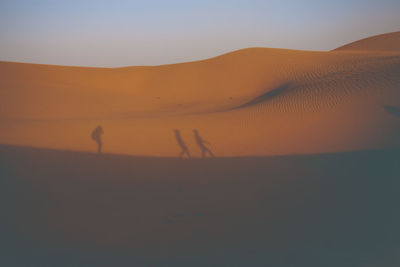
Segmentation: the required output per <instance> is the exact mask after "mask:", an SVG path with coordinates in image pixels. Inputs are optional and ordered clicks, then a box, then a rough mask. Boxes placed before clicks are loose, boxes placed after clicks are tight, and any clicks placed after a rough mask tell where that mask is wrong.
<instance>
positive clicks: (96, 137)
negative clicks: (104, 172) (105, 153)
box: [91, 125, 104, 154]
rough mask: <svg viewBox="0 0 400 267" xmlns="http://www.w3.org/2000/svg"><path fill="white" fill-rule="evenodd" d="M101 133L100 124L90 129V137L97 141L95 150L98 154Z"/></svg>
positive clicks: (101, 143) (100, 146) (100, 145)
mask: <svg viewBox="0 0 400 267" xmlns="http://www.w3.org/2000/svg"><path fill="white" fill-rule="evenodd" d="M103 133H104V131H103V127H101V125H99V126H97V127H96V128H95V129H94V130H93V131H92V134H91V137H92V139H93V140H94V141H95V142H96V143H97V146H98V149H97V152H98V153H99V154H101V153H102V151H101V148H102V145H103V142H102V140H101V135H102V134H103Z"/></svg>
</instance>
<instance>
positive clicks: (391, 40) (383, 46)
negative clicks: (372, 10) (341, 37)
mask: <svg viewBox="0 0 400 267" xmlns="http://www.w3.org/2000/svg"><path fill="white" fill-rule="evenodd" d="M335 50H338V51H341V50H342V51H344V50H348V51H357V50H358V51H397V52H399V51H400V31H399V32H392V33H385V34H381V35H376V36H372V37H368V38H365V39H362V40H359V41H356V42H353V43H350V44H347V45H344V46H341V47H339V48H337V49H335Z"/></svg>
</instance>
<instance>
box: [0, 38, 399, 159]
mask: <svg viewBox="0 0 400 267" xmlns="http://www.w3.org/2000/svg"><path fill="white" fill-rule="evenodd" d="M379 47H381V48H382V49H381V51H379ZM398 47H400V32H397V33H392V34H387V35H382V36H378V37H372V38H369V39H365V40H362V41H359V42H356V43H354V44H350V45H348V46H344V47H342V48H340V49H338V50H335V51H331V52H308V51H295V50H283V49H269V48H250V49H244V50H240V51H235V52H232V53H229V54H225V55H222V56H219V57H215V58H212V59H208V60H204V61H197V62H190V63H184V64H175V65H164V66H152V67H126V68H116V69H107V68H80V67H63V66H47V65H34V64H22V63H9V62H0V143H3V144H14V145H24V146H35V147H43V148H57V149H71V150H80V151H96V144H95V143H94V142H93V141H92V140H91V139H90V132H91V130H92V129H94V128H95V127H96V126H97V125H98V124H101V125H102V126H103V128H104V132H105V134H104V138H103V139H104V147H103V150H104V152H105V153H124V154H134V155H148V156H177V155H178V154H179V152H180V149H179V147H178V146H177V143H176V140H175V137H174V132H173V130H174V129H179V130H180V131H181V134H182V138H183V140H184V142H186V144H187V146H188V148H189V150H190V151H191V152H192V154H193V155H194V156H199V155H200V150H199V148H198V147H197V146H196V143H195V140H194V137H193V133H192V130H193V129H198V130H199V133H200V135H201V136H202V138H203V139H205V140H207V141H209V142H210V143H211V146H210V148H211V150H212V151H213V152H214V153H215V154H216V155H217V156H245V155H277V154H310V153H327V152H337V151H351V150H363V149H378V148H392V147H399V146H400V138H399V136H400V119H399V118H398V117H396V116H394V115H393V114H391V113H390V112H388V111H387V109H386V108H385V107H386V106H390V107H398V106H400V51H399V50H398ZM392 48H393V49H392ZM353 50H357V51H353Z"/></svg>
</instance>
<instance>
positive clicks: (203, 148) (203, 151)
mask: <svg viewBox="0 0 400 267" xmlns="http://www.w3.org/2000/svg"><path fill="white" fill-rule="evenodd" d="M193 134H194V139H195V140H196V143H197V145H198V146H199V147H200V149H201V157H202V158H205V157H206V156H207V153H208V154H209V155H210V156H211V157H212V158H214V157H215V156H214V154H213V153H212V152H211V150H210V149H209V148H208V147H207V146H206V144H207V145H211V144H210V143H209V142H207V141H204V140H203V138H201V137H200V135H199V131H198V130H193Z"/></svg>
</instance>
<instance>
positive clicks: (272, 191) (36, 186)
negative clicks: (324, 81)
mask: <svg viewBox="0 0 400 267" xmlns="http://www.w3.org/2000/svg"><path fill="white" fill-rule="evenodd" d="M399 159H400V150H382V151H362V152H347V153H339V154H320V155H307V156H274V157H245V158H217V159H206V160H201V159H192V160H180V159H173V158H153V157H148V158H145V157H134V156H120V155H107V154H105V155H96V154H93V153H85V152H66V151H55V150H46V149H35V148H23V147H13V146H0V163H2V164H4V165H3V167H2V168H0V175H1V177H2V179H1V180H0V197H1V202H0V207H1V211H2V217H1V218H2V219H1V220H0V234H1V239H0V256H1V257H0V265H1V266H7V267H14V266H16V267H32V266H57V267H70V266H74V267H109V266H117V267H119V266H121V267H123V266H218V267H219V266H252V267H253V266H275V267H288V266H296V267H303V266H304V267H321V266H324V267H337V266H341V267H365V266H371V267H372V266H384V267H397V266H399V263H400V253H399V251H400V246H399V240H400V231H399V225H400V211H399V203H400V180H399V177H400V164H399Z"/></svg>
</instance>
